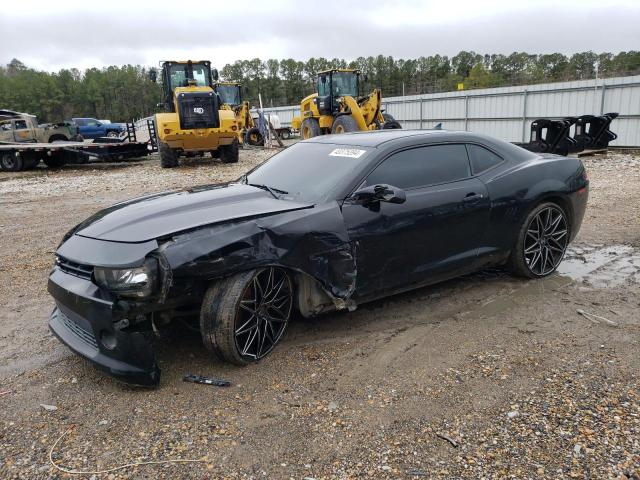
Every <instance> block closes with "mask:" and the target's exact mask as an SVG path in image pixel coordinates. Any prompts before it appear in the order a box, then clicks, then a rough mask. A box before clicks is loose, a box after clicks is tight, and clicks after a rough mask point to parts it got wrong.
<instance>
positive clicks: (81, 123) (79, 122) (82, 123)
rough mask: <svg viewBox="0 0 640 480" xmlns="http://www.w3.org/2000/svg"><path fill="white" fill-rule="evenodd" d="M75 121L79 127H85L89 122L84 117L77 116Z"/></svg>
mask: <svg viewBox="0 0 640 480" xmlns="http://www.w3.org/2000/svg"><path fill="white" fill-rule="evenodd" d="M74 122H75V123H76V125H78V126H79V127H84V126H85V125H86V124H87V121H86V120H85V119H84V118H76V119H75V120H74Z"/></svg>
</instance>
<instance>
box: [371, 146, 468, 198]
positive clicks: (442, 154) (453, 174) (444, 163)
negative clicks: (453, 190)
mask: <svg viewBox="0 0 640 480" xmlns="http://www.w3.org/2000/svg"><path fill="white" fill-rule="evenodd" d="M470 175H471V172H470V170H469V159H468V157H467V151H466V149H465V147H464V145H433V146H428V147H417V148H412V149H410V150H403V151H402V152H398V153H395V154H393V155H392V156H390V157H389V158H387V159H386V160H385V161H384V162H382V163H381V164H380V165H378V167H377V168H376V169H375V170H374V171H373V172H372V173H371V174H370V175H369V177H367V185H376V184H380V183H386V184H388V185H393V186H394V187H398V188H405V189H406V188H414V187H422V186H426V185H436V184H438V183H447V182H453V181H456V180H462V179H463V178H467V177H469V176H470Z"/></svg>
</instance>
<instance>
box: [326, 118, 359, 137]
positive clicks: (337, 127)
mask: <svg viewBox="0 0 640 480" xmlns="http://www.w3.org/2000/svg"><path fill="white" fill-rule="evenodd" d="M357 131H358V124H357V123H356V121H355V119H354V118H353V117H352V116H351V115H340V116H339V117H336V118H335V120H334V121H333V126H332V127H331V133H349V132H357Z"/></svg>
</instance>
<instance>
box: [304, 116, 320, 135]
mask: <svg viewBox="0 0 640 480" xmlns="http://www.w3.org/2000/svg"><path fill="white" fill-rule="evenodd" d="M320 134H321V132H320V123H319V122H318V120H317V119H315V118H305V119H304V120H303V121H302V125H300V136H301V137H302V139H303V140H306V139H307V138H313V137H317V136H319V135H320Z"/></svg>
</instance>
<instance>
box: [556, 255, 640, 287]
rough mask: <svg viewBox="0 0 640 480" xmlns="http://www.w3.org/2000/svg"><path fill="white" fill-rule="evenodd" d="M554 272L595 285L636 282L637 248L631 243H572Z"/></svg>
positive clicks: (639, 274)
mask: <svg viewBox="0 0 640 480" xmlns="http://www.w3.org/2000/svg"><path fill="white" fill-rule="evenodd" d="M556 275H558V276H560V277H566V278H569V279H571V280H572V281H580V282H582V283H584V284H586V285H588V286H592V287H594V288H611V287H618V286H621V285H628V284H631V283H639V282H640V251H638V250H636V249H635V248H633V247H632V246H630V245H609V246H604V245H585V244H579V245H572V246H571V247H569V249H568V250H567V254H566V256H565V258H564V260H563V261H562V263H561V264H560V266H559V267H558V273H557V274H556Z"/></svg>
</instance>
